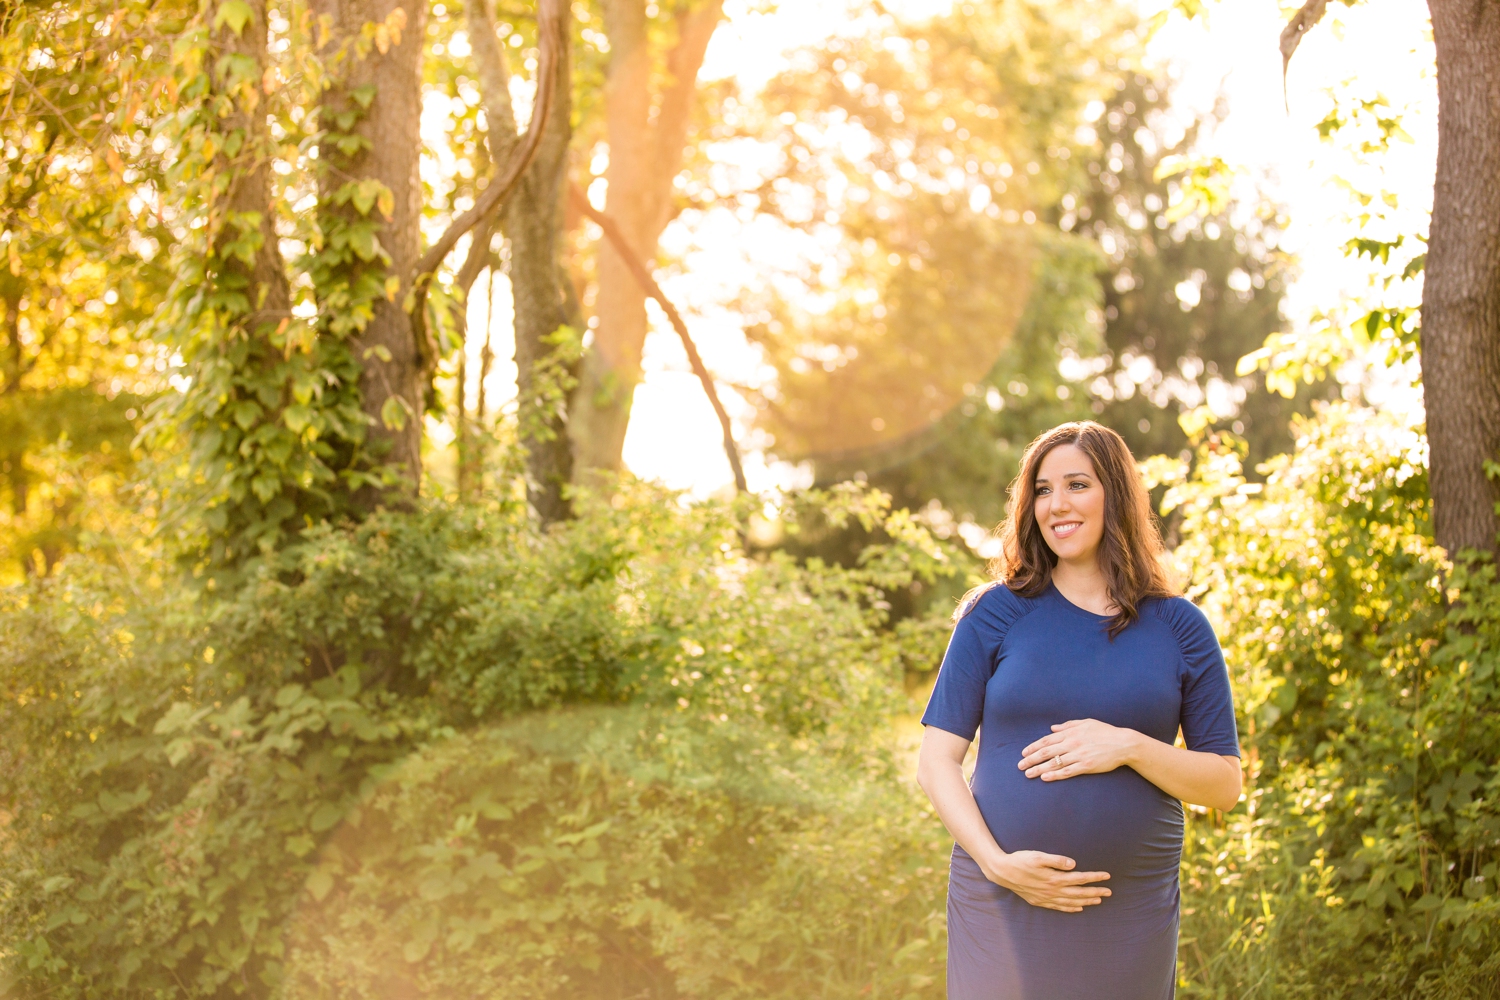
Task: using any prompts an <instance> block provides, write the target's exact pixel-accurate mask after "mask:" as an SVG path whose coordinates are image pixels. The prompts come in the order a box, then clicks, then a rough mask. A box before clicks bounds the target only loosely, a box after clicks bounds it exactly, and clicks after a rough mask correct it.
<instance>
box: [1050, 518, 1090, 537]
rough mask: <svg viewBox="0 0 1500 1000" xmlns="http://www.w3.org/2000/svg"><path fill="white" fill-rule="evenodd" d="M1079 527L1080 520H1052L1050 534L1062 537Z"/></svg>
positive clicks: (1080, 524)
mask: <svg viewBox="0 0 1500 1000" xmlns="http://www.w3.org/2000/svg"><path fill="white" fill-rule="evenodd" d="M1081 527H1083V522H1082V521H1053V522H1052V534H1053V535H1054V536H1056V537H1057V538H1059V539H1063V538H1067V537H1068V536H1069V535H1071V534H1072V533H1073V532H1075V531H1077V530H1078V529H1079V528H1081Z"/></svg>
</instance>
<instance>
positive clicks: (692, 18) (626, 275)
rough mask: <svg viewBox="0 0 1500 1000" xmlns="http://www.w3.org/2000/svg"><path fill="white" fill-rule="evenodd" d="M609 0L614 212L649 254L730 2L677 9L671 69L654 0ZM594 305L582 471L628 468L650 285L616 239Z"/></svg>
mask: <svg viewBox="0 0 1500 1000" xmlns="http://www.w3.org/2000/svg"><path fill="white" fill-rule="evenodd" d="M603 6H604V26H605V31H606V33H607V34H608V37H609V68H608V75H607V78H606V82H605V90H604V115H605V123H606V129H607V136H608V142H609V166H608V168H607V169H606V171H605V175H604V176H605V180H606V183H607V185H608V193H607V195H606V211H607V212H608V214H609V216H610V217H611V218H612V219H614V220H615V222H616V223H617V224H618V225H619V227H620V230H621V232H622V233H623V234H624V235H625V238H626V240H627V241H628V242H629V245H630V247H631V249H633V250H634V251H635V253H636V255H637V256H638V257H640V258H641V259H643V260H647V261H649V260H652V259H653V258H654V257H655V256H656V247H657V240H658V239H659V238H660V236H661V233H662V230H663V229H665V228H666V225H667V223H668V222H669V221H670V220H671V217H672V212H673V206H672V200H671V195H672V186H673V181H674V179H675V178H676V177H677V174H678V171H679V170H680V169H681V166H682V163H683V147H684V144H685V143H686V141H687V133H688V126H689V123H690V121H691V115H692V111H693V108H694V104H695V97H696V95H697V89H698V88H697V78H698V70H699V67H701V66H702V64H703V55H704V52H705V51H706V50H707V48H708V42H709V39H710V38H711V37H712V36H713V32H714V28H715V27H716V26H717V25H718V23H719V19H720V17H721V16H722V7H723V3H722V0H703V2H700V3H698V4H696V5H688V4H684V5H683V6H681V7H679V8H678V9H677V10H676V12H675V14H674V15H673V22H674V24H673V27H674V28H675V32H676V38H675V41H674V42H673V43H672V44H671V46H670V48H668V49H667V50H666V53H665V60H664V61H665V66H664V70H665V72H664V75H663V74H662V73H661V71H660V70H659V69H658V66H657V58H658V56H657V54H656V52H657V50H656V49H655V48H654V47H653V45H652V35H653V34H654V33H655V31H656V25H654V24H653V23H652V21H653V19H652V17H651V16H648V13H647V7H648V4H647V0H604V5H603ZM650 6H651V7H653V8H654V7H655V4H651V5H650ZM658 80H660V83H659V85H655V84H657V83H658ZM594 313H595V315H596V316H597V317H598V326H597V328H596V329H595V330H594V335H593V343H592V345H591V348H590V350H589V351H588V352H587V353H586V354H585V355H584V358H583V367H582V372H581V375H580V382H579V385H578V388H577V390H576V392H575V394H574V403H573V410H572V415H571V420H570V422H569V432H570V433H571V435H572V437H573V441H574V449H575V454H576V464H577V467H578V471H579V472H580V473H582V472H585V471H587V470H589V469H603V470H614V469H618V468H619V467H620V453H621V449H622V448H623V446H624V444H625V430H626V426H627V425H628V424H629V421H630V404H631V398H632V395H633V394H634V392H635V387H636V384H637V383H639V382H640V379H641V352H642V350H643V348H644V346H645V343H646V329H647V321H646V293H645V292H644V291H643V290H642V289H641V287H640V284H639V283H638V282H637V281H636V279H635V276H634V275H633V274H632V273H631V271H630V268H629V266H628V264H627V263H626V262H625V261H624V260H622V259H621V258H620V257H619V255H618V254H616V253H615V252H614V250H612V249H611V248H610V247H609V245H608V243H607V242H606V243H603V244H601V246H600V249H599V261H598V291H597V296H596V298H595V306H594Z"/></svg>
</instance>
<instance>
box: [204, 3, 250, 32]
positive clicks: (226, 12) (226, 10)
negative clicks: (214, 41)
mask: <svg viewBox="0 0 1500 1000" xmlns="http://www.w3.org/2000/svg"><path fill="white" fill-rule="evenodd" d="M254 16H255V11H254V10H252V9H251V7H250V5H249V4H248V3H246V2H245V0H226V2H225V3H222V4H220V5H219V9H218V12H217V13H215V14H214V28H216V29H217V28H220V27H223V26H224V25H226V24H227V25H229V30H230V31H232V32H234V33H235V34H236V35H238V34H240V33H242V32H243V31H244V30H245V25H247V24H249V23H250V21H251V19H252V18H253V17H254Z"/></svg>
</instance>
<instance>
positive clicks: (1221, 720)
mask: <svg viewBox="0 0 1500 1000" xmlns="http://www.w3.org/2000/svg"><path fill="white" fill-rule="evenodd" d="M1164 603H1165V604H1166V605H1168V607H1166V608H1164V609H1163V610H1164V612H1165V614H1164V617H1165V618H1166V619H1167V622H1168V624H1169V625H1170V626H1171V627H1172V633H1173V635H1174V636H1176V638H1177V648H1178V650H1179V651H1180V652H1181V653H1182V661H1183V675H1182V719H1181V722H1182V740H1183V742H1184V743H1185V744H1186V745H1187V748H1188V749H1189V750H1198V751H1201V752H1203V753H1216V754H1223V755H1226V756H1233V757H1238V756H1239V755H1240V739H1239V733H1238V731H1237V730H1236V728H1235V723H1234V695H1233V693H1232V692H1231V691H1230V689H1229V670H1228V668H1226V667H1225V665H1224V651H1223V650H1222V649H1220V648H1219V639H1218V636H1216V635H1214V629H1213V626H1212V625H1211V624H1209V621H1208V616H1207V615H1205V614H1204V613H1203V612H1202V611H1200V610H1199V609H1198V608H1197V607H1196V606H1195V605H1194V604H1193V603H1192V602H1191V601H1188V600H1185V599H1184V598H1181V597H1177V598H1172V599H1171V600H1170V601H1166V602H1164Z"/></svg>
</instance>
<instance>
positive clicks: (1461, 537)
mask: <svg viewBox="0 0 1500 1000" xmlns="http://www.w3.org/2000/svg"><path fill="white" fill-rule="evenodd" d="M1428 8H1429V10H1430V12H1431V14H1432V31H1433V41H1434V43H1435V47H1436V49H1437V82H1438V156H1437V178H1436V183H1435V185H1434V189H1433V199H1432V232H1431V237H1430V243H1429V246H1428V252H1427V267H1426V276H1425V279H1424V286H1423V292H1422V350H1421V358H1422V384H1423V391H1424V393H1425V396H1426V408H1427V438H1428V444H1429V447H1430V450H1431V459H1430V478H1431V491H1432V502H1433V518H1434V530H1435V533H1436V537H1437V542H1438V544H1439V545H1441V546H1442V547H1443V548H1445V549H1447V550H1448V553H1449V555H1450V556H1456V555H1457V554H1458V553H1459V552H1460V551H1461V550H1463V549H1478V550H1481V551H1485V552H1491V553H1493V552H1495V550H1496V533H1497V530H1500V522H1497V519H1496V512H1495V504H1496V503H1497V501H1500V484H1497V483H1496V482H1495V481H1494V480H1492V479H1490V478H1488V477H1487V476H1486V474H1485V463H1486V462H1490V461H1494V460H1496V459H1497V458H1500V5H1496V4H1493V3H1486V2H1484V0H1429V2H1428Z"/></svg>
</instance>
